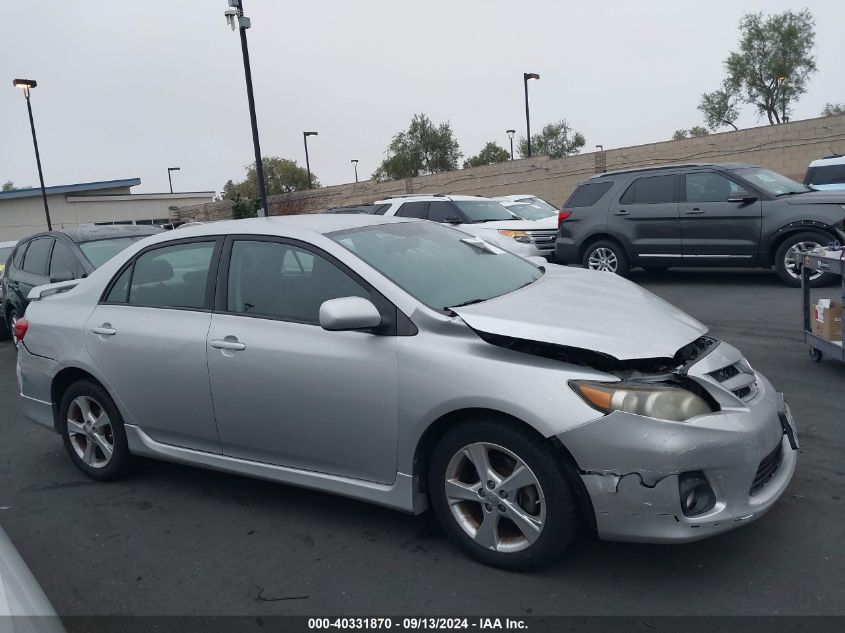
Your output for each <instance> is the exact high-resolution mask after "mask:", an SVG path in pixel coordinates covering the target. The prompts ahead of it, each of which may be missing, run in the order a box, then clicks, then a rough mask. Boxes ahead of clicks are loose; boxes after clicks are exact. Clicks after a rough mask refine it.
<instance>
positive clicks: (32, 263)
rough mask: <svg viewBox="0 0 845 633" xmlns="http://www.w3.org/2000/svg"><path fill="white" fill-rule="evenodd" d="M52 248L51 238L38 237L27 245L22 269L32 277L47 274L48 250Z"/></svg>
mask: <svg viewBox="0 0 845 633" xmlns="http://www.w3.org/2000/svg"><path fill="white" fill-rule="evenodd" d="M52 247H53V238H52V237H39V238H38V239H35V240H32V241H31V242H30V243H29V248H28V249H26V256H25V257H24V258H23V269H24V271H26V272H28V273H32V274H33V275H46V274H47V261H48V260H49V258H50V249H51V248H52Z"/></svg>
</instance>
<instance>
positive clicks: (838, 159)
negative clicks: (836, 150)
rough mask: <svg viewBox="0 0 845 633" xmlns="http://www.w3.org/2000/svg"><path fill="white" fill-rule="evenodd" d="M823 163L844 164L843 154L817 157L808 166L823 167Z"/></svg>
mask: <svg viewBox="0 0 845 633" xmlns="http://www.w3.org/2000/svg"><path fill="white" fill-rule="evenodd" d="M825 165H845V155H843V156H825V157H824V158H818V159H816V160H814V161H813V162H812V163H810V167H824V166H825Z"/></svg>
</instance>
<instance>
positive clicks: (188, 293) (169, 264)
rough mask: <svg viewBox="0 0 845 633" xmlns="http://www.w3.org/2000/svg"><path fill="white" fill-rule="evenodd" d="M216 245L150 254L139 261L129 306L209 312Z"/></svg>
mask: <svg viewBox="0 0 845 633" xmlns="http://www.w3.org/2000/svg"><path fill="white" fill-rule="evenodd" d="M213 253H214V242H190V243H188V244H176V245H174V246H164V247H162V248H157V249H155V250H152V251H147V252H146V253H144V254H143V255H141V256H140V257H138V259H136V260H135V265H134V272H133V273H132V283H131V285H130V288H129V303H130V304H131V305H135V306H150V307H158V308H198V309H200V308H206V307H209V306H208V305H207V302H206V289H207V286H208V270H209V267H210V266H211V256H212V254H213Z"/></svg>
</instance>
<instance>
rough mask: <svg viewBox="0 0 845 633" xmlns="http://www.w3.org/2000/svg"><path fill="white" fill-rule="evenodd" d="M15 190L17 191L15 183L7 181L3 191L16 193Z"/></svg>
mask: <svg viewBox="0 0 845 633" xmlns="http://www.w3.org/2000/svg"><path fill="white" fill-rule="evenodd" d="M15 189H17V187H15V183H14V182H12V181H11V180H7V181H6V182H4V183H3V189H2V190H3V191H14V190H15Z"/></svg>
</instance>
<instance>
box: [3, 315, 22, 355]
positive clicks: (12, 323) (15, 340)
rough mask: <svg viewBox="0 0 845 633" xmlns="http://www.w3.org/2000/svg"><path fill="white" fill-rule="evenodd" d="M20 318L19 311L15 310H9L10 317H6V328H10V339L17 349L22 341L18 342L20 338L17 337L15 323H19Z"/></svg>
mask: <svg viewBox="0 0 845 633" xmlns="http://www.w3.org/2000/svg"><path fill="white" fill-rule="evenodd" d="M19 318H20V317H19V316H18V311H17V310H16V309H15V308H12V309H11V310H9V313H8V316H7V317H6V327H8V328H9V338H10V339H12V342H13V343H14V344H15V347H17V346H18V344H19V343H20V341H18V337H17V336H15V322H17V320H18V319H19Z"/></svg>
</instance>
